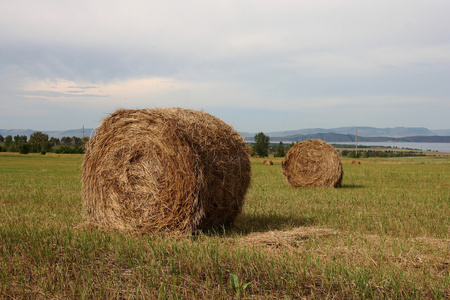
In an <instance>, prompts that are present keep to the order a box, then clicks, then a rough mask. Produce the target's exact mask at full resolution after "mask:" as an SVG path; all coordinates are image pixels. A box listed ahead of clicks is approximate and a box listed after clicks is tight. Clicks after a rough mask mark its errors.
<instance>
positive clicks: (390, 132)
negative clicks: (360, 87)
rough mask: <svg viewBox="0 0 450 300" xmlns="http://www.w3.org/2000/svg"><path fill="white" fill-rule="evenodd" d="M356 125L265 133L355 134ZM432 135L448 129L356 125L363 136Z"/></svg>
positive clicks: (282, 134)
mask: <svg viewBox="0 0 450 300" xmlns="http://www.w3.org/2000/svg"><path fill="white" fill-rule="evenodd" d="M355 132H356V127H339V128H330V129H325V128H309V129H299V130H290V131H277V132H269V133H266V134H267V135H268V136H270V137H271V138H272V137H283V136H292V135H301V134H316V133H339V134H351V135H355ZM418 135H420V136H432V135H442V136H447V135H450V129H442V130H429V129H427V128H424V127H394V128H375V127H358V136H365V137H380V136H382V137H405V136H418ZM244 136H248V137H253V136H255V134H254V133H253V134H251V133H246V135H244Z"/></svg>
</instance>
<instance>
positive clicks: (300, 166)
mask: <svg viewBox="0 0 450 300" xmlns="http://www.w3.org/2000/svg"><path fill="white" fill-rule="evenodd" d="M281 167H282V170H283V174H284V176H286V179H287V181H288V182H289V184H290V185H292V186H294V187H339V186H341V183H342V174H343V172H342V164H341V160H340V159H339V154H338V152H337V151H336V149H335V148H334V147H333V146H331V145H329V144H327V143H326V142H324V141H322V140H307V141H304V142H300V143H297V144H295V145H294V146H293V147H292V148H291V149H290V150H289V151H288V153H287V154H286V157H285V159H284V160H283V162H282V164H281Z"/></svg>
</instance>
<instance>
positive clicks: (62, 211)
mask: <svg viewBox="0 0 450 300" xmlns="http://www.w3.org/2000/svg"><path fill="white" fill-rule="evenodd" d="M360 161H361V162H362V164H361V165H352V164H350V162H351V160H347V159H343V165H344V181H343V187H342V188H339V189H329V188H307V189H294V188H291V187H290V186H289V185H288V184H287V182H286V180H285V179H284V176H283V175H282V173H281V167H280V164H281V159H275V160H274V165H273V166H263V165H262V159H253V160H252V172H253V175H252V176H253V178H252V186H251V188H250V190H249V192H248V195H247V198H246V204H245V206H244V210H243V213H242V215H241V216H240V217H239V218H238V220H237V221H236V224H235V227H234V228H232V229H228V230H223V231H221V232H217V233H208V234H203V235H199V236H195V237H189V238H167V237H162V236H158V235H147V236H132V235H128V234H123V233H116V232H100V231H97V230H88V229H77V228H76V226H77V225H78V224H80V223H82V222H83V220H84V218H85V216H83V214H82V212H81V196H80V193H81V183H80V165H81V162H82V156H77V155H67V156H64V155H60V156H57V155H45V156H40V155H26V156H23V155H22V156H21V155H15V154H10V153H9V154H8V153H7V154H5V153H1V154H0V298H1V299H23V298H27V299H50V298H55V299H138V298H139V299H158V298H159V299H186V298H187V299H191V298H192V299H193V298H195V299H199V298H206V299H233V298H235V299H236V298H241V299H302V298H305V299H316V298H338V299H361V298H374V299H383V298H386V299H396V298H397V299H398V298H407V299H411V298H412V299H414V298H416V299H419V298H420V299H449V298H450V159H449V158H442V159H440V158H402V159H362V160H360ZM248 283H250V284H248Z"/></svg>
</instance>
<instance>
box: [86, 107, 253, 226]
mask: <svg viewBox="0 0 450 300" xmlns="http://www.w3.org/2000/svg"><path fill="white" fill-rule="evenodd" d="M82 173H83V178H82V183H83V200H84V209H85V211H86V212H87V215H88V219H89V220H88V222H87V225H89V226H93V227H100V228H105V229H117V230H124V231H132V232H144V233H153V232H169V233H181V234H189V233H193V232H196V231H198V230H202V229H207V228H211V227H215V226H221V225H225V226H226V225H230V224H232V223H233V221H234V219H235V218H236V216H237V215H238V214H239V213H240V212H241V209H242V205H243V203H244V197H245V194H246V191H247V188H248V186H249V184H250V159H249V155H248V151H247V148H246V146H245V144H244V141H243V139H242V137H241V136H240V135H239V134H238V133H237V132H236V131H235V130H234V129H233V128H232V127H231V126H229V125H227V124H226V123H225V122H223V121H222V120H220V119H218V118H216V117H213V116H211V115H209V114H207V113H205V112H201V111H194V110H186V109H181V108H168V109H159V108H156V109H140V110H118V111H116V112H114V113H113V114H111V115H110V116H108V117H107V118H105V119H104V120H103V122H102V124H101V126H100V127H99V128H98V129H97V132H96V134H95V135H94V136H93V138H92V139H91V140H90V142H89V143H88V144H86V154H85V158H84V162H83V166H82Z"/></svg>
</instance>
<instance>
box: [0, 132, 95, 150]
mask: <svg viewBox="0 0 450 300" xmlns="http://www.w3.org/2000/svg"><path fill="white" fill-rule="evenodd" d="M86 141H87V138H84V139H81V138H78V137H75V136H73V137H63V138H61V139H58V138H54V137H52V138H50V139H49V137H48V134H44V133H42V132H40V131H35V132H34V133H33V134H31V135H30V139H29V140H28V137H27V136H26V135H20V136H19V135H16V136H14V137H13V136H11V135H8V136H6V137H3V136H2V135H0V143H2V144H3V145H1V144H0V151H9V152H19V153H22V154H27V153H41V154H45V153H47V152H56V153H84V149H83V145H84V143H85V142H86Z"/></svg>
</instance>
